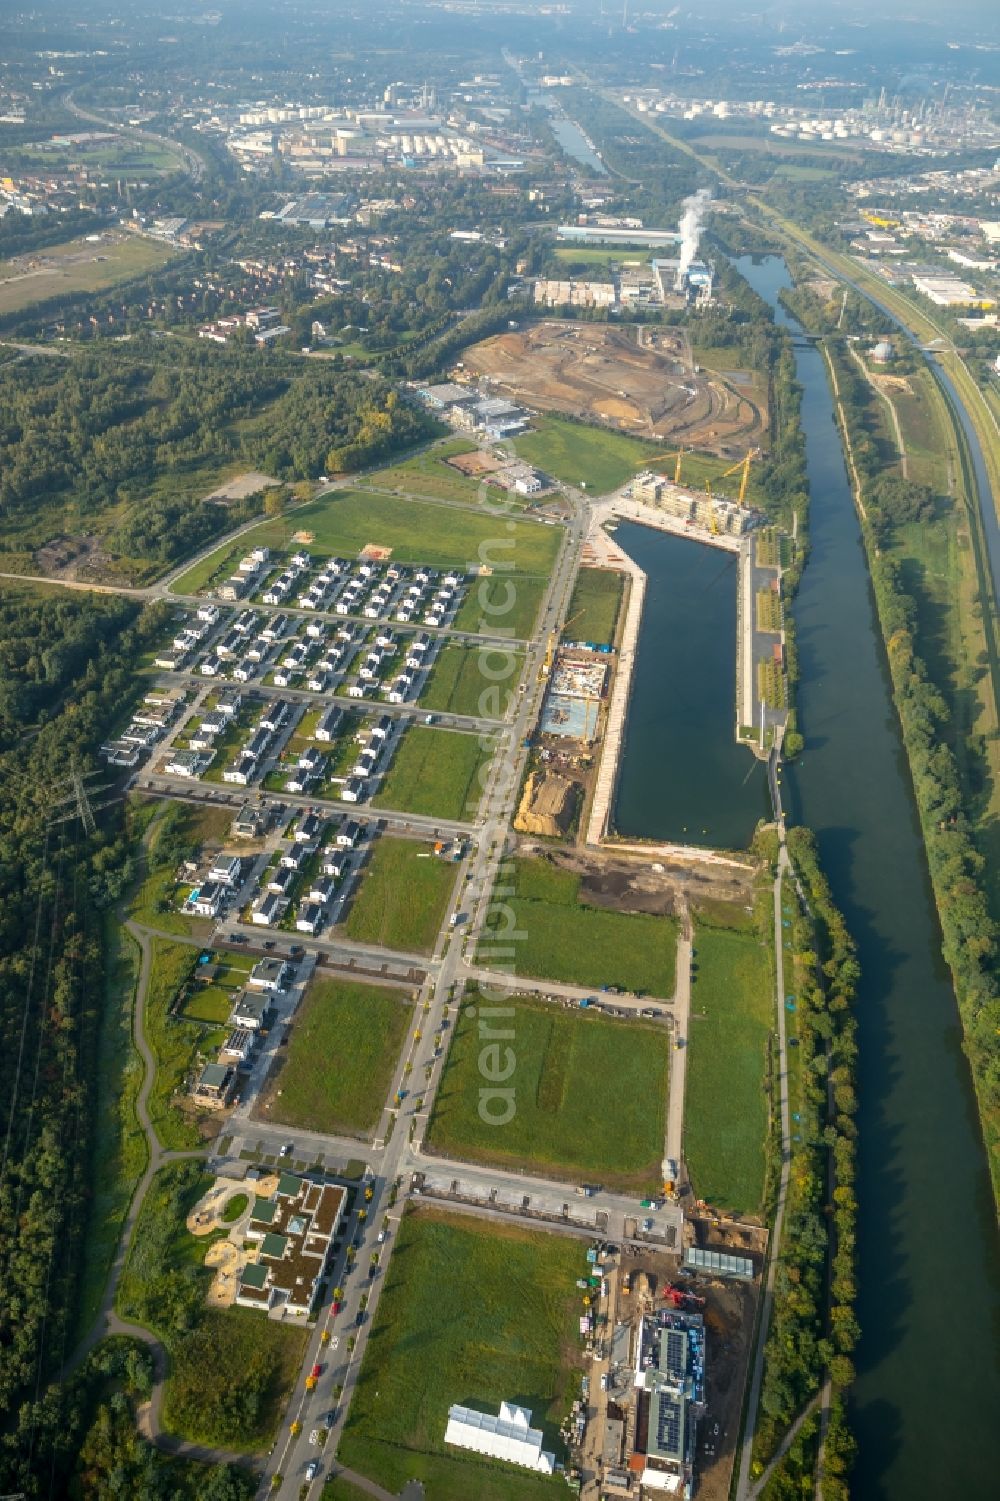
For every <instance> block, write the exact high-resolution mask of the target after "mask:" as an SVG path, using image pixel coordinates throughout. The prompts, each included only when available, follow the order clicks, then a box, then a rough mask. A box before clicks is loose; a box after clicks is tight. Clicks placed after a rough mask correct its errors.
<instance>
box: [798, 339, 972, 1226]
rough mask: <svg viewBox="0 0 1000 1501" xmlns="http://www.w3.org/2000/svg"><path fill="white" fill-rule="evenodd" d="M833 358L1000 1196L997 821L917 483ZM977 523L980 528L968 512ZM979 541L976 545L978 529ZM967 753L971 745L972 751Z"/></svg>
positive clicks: (833, 354)
mask: <svg viewBox="0 0 1000 1501" xmlns="http://www.w3.org/2000/svg"><path fill="white" fill-rule="evenodd" d="M827 355H828V359H829V361H830V368H831V370H832V371H833V372H834V375H835V379H836V386H837V391H838V393H839V394H838V396H837V413H838V418H839V421H840V422H841V424H842V426H843V428H844V431H845V434H846V438H847V442H848V445H849V453H850V455H851V457H852V459H853V464H854V470H855V474H856V482H857V485H858V486H859V488H860V495H859V500H860V503H861V505H860V508H861V511H862V518H861V530H862V536H863V538H864V543H865V548H866V551H867V555H868V563H869V571H870V574H871V579H872V586H873V590H874V593H875V600H876V604H877V607H878V615H879V622H880V625H881V628H882V635H883V638H884V641H885V645H886V652H887V656H888V662H889V671H890V675H891V678H892V688H893V700H894V702H895V705H896V709H897V712H898V714H899V721H900V727H901V730H902V735H903V743H904V746H905V748H906V753H907V757H908V760H909V764H910V773H911V777H912V780H913V789H914V795H915V798H916V803H917V809H918V812H919V815H920V823H921V828H922V831H923V838H924V845H925V848H926V851H927V860H928V866H929V869H930V876H931V883H932V886H933V890H934V897H935V904H936V906H937V912H938V918H939V921H940V923H941V933H942V950H943V953H944V957H945V960H946V962H947V963H948V966H949V968H950V970H951V972H952V977H953V981H954V986H955V994H956V997H957V1000H958V1007H959V1012H960V1014H961V1018H962V1027H963V1037H964V1047H965V1051H966V1055H967V1056H968V1059H969V1063H970V1067H971V1071H972V1077H973V1081H974V1084H975V1088H976V1096H977V1100H978V1103H979V1110H980V1116H981V1119H982V1124H983V1134H984V1138H985V1143H986V1149H987V1158H988V1161H989V1166H990V1172H991V1175H992V1179H993V1187H994V1195H995V1196H996V1197H997V1198H998V1200H1000V986H998V982H997V977H996V956H997V952H998V943H1000V933H998V928H997V923H996V918H995V915H994V911H993V910H992V907H991V896H990V889H989V885H988V869H989V866H988V862H987V859H986V857H985V854H984V850H990V851H992V841H993V837H994V829H993V828H992V827H991V826H990V825H991V824H994V823H995V819H991V820H989V821H988V822H987V823H986V826H985V827H984V824H983V819H982V809H981V807H977V800H976V796H975V789H974V787H972V786H970V781H969V778H968V776H965V777H963V774H962V762H961V760H960V758H959V756H958V755H957V754H956V748H955V746H954V745H953V744H952V743H951V739H950V735H951V731H950V725H951V719H952V713H951V708H950V705H949V701H948V685H947V683H945V684H944V685H942V682H941V681H937V680H935V677H934V676H933V675H932V673H931V670H930V669H929V667H928V662H927V658H926V655H925V641H926V636H927V631H926V615H925V617H924V623H923V625H922V621H921V609H920V604H919V602H918V599H917V597H915V590H914V586H913V582H912V574H911V575H910V576H909V577H908V575H907V571H906V569H905V568H904V566H903V561H902V559H901V558H900V557H899V556H898V554H897V553H896V551H895V550H894V546H893V544H894V542H896V541H897V539H898V537H899V534H900V531H901V530H902V528H903V527H904V526H906V525H908V524H910V523H912V522H913V521H914V514H913V513H914V507H915V506H919V504H920V503H921V497H920V494H919V491H918V492H917V493H916V494H914V491H915V487H914V486H912V485H902V486H901V485H900V484H899V483H898V482H897V483H895V484H892V485H890V486H887V485H886V482H885V477H884V475H883V474H882V472H881V470H880V468H879V466H878V463H877V457H876V454H875V452H874V450H873V449H872V446H871V444H870V443H868V442H866V435H865V429H864V421H863V418H864V407H863V404H862V403H859V402H858V400H857V397H856V394H855V387H854V385H853V382H854V381H855V379H856V377H855V374H854V372H853V371H852V370H851V368H850V367H849V366H848V365H847V364H846V359H845V357H844V355H843V354H842V353H841V352H839V350H838V349H837V348H836V347H835V346H832V347H830V348H828V350H827ZM856 440H857V441H856ZM966 483H967V484H968V483H969V481H968V478H967V479H966ZM970 505H971V502H970ZM969 520H970V526H971V527H974V526H975V523H976V518H975V517H974V516H973V515H972V514H971V510H970V512H969ZM972 542H973V546H975V545H976V542H977V539H976V537H975V536H973V538H972ZM980 600H981V610H980V619H981V621H982V624H983V628H984V630H985V631H986V634H987V641H988V642H989V643H992V650H988V651H987V654H986V655H987V660H986V662H985V664H977V665H978V666H980V667H981V668H982V667H985V670H986V671H987V672H990V671H992V669H993V666H994V663H995V652H996V648H995V643H994V638H993V632H992V617H993V608H994V606H993V601H992V598H991V595H990V593H989V585H988V580H987V579H986V578H985V577H984V578H983V592H982V594H981V596H980ZM982 606H984V607H982ZM969 751H970V747H969V745H968V744H966V745H965V746H964V752H965V754H966V755H968V753H969Z"/></svg>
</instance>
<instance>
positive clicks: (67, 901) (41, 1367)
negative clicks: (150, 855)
mask: <svg viewBox="0 0 1000 1501" xmlns="http://www.w3.org/2000/svg"><path fill="white" fill-rule="evenodd" d="M161 611H162V607H154V608H153V609H151V610H149V611H147V612H145V613H144V614H142V615H140V614H139V612H138V606H137V605H136V604H135V603H134V602H132V601H122V600H111V599H104V598H102V599H100V600H93V599H90V598H89V597H83V596H81V597H80V598H79V599H76V600H65V599H62V598H59V599H54V598H49V597H47V596H43V597H39V596H37V595H34V594H28V593H21V592H11V591H5V592H4V593H3V595H2V596H0V650H2V656H3V669H4V677H5V679H8V680H9V681H8V682H7V684H6V687H5V693H4V699H3V710H2V725H0V779H2V782H3V786H4V789H5V796H4V799H3V802H2V804H0V851H2V858H0V914H2V920H0V1099H2V1100H3V1101H4V1110H3V1116H2V1119H0V1133H2V1155H0V1269H2V1277H3V1288H4V1296H3V1298H2V1299H0V1489H2V1490H4V1491H12V1492H17V1491H23V1492H24V1493H25V1494H26V1495H27V1496H29V1497H31V1496H36V1495H39V1494H43V1495H48V1494H50V1493H51V1486H50V1480H51V1478H52V1476H53V1475H55V1476H58V1475H59V1474H60V1473H61V1472H62V1470H63V1469H64V1468H65V1467H66V1466H67V1465H68V1464H69V1463H70V1462H71V1459H72V1451H71V1445H72V1442H73V1440H74V1437H75V1436H74V1435H73V1434H72V1433H70V1432H69V1431H68V1428H67V1423H68V1418H67V1412H66V1408H65V1401H66V1398H65V1395H64V1394H60V1391H59V1389H58V1388H57V1387H55V1386H52V1385H50V1383H51V1382H52V1380H53V1378H54V1377H55V1375H56V1374H57V1372H58V1370H59V1367H60V1365H61V1363H62V1361H63V1359H64V1357H65V1356H66V1355H68V1354H69V1348H68V1341H69V1330H70V1325H71V1321H72V1317H73V1312H74V1299H75V1290H76V1275H77V1268H78V1263H79V1257H78V1250H79V1242H80V1236H81V1235H82V1233H83V1227H84V1220H85V1212H86V1204H87V1191H88V1190H87V1183H88V1177H87V1152H88V1148H89V1142H90V1131H91V1112H92V1090H93V1088H94V1057H93V1050H94V1039H95V1029H96V1024H97V1006H98V1001H99V998H100V996H101V994H102V984H101V965H102V959H101V944H100V932H99V925H98V918H99V913H100V909H101V908H102V907H103V906H106V905H107V904H108V903H109V902H110V901H112V900H114V899H115V897H116V896H117V895H118V894H119V893H120V891H121V889H122V883H123V882H124V881H125V880H127V879H128V860H127V857H126V850H125V845H124V842H123V840H122V839H121V837H120V836H119V834H118V833H117V832H116V830H117V818H116V814H115V810H114V809H113V808H112V809H110V810H109V811H108V812H107V813H104V814H102V815H99V816H100V819H101V827H100V828H99V830H98V832H97V833H96V834H95V835H94V836H92V837H88V836H87V835H86V833H85V831H84V830H82V829H81V827H80V825H79V822H78V821H76V822H67V823H56V822H54V821H53V814H54V813H55V811H56V803H57V800H58V799H59V798H60V797H61V796H62V795H63V794H68V793H69V788H68V786H67V784H66V778H67V776H68V774H69V771H70V767H71V765H72V762H73V761H74V760H75V762H76V764H77V765H78V766H79V768H80V769H81V770H82V771H86V770H87V769H88V768H89V767H90V765H91V764H92V762H93V756H94V752H95V751H96V748H97V747H98V745H99V744H100V741H101V740H102V739H103V738H104V736H105V735H106V734H107V733H108V731H109V730H110V729H111V728H112V725H113V723H114V721H115V720H116V719H117V718H118V717H119V715H121V714H122V713H123V712H124V710H125V708H126V707H127V704H128V702H129V701H130V699H131V696H132V695H133V694H134V692H135V679H134V676H133V672H132V663H133V662H134V660H135V658H136V656H137V654H138V653H139V652H141V651H142V650H143V649H144V648H145V647H146V646H147V645H149V644H150V642H151V641H152V639H153V636H154V632H156V631H158V630H160V629H161V628H162V620H161V619H160V618H159V617H160V614H161ZM25 643H27V644H25ZM57 1493H58V1488H57Z"/></svg>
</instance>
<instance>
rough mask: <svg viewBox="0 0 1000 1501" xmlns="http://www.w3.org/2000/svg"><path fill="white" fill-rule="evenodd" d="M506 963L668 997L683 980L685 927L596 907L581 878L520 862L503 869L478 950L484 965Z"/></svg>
mask: <svg viewBox="0 0 1000 1501" xmlns="http://www.w3.org/2000/svg"><path fill="white" fill-rule="evenodd" d="M511 927H513V928H515V929H516V932H517V935H518V936H516V937H512V936H511V935H510V931H509V930H510V928H511ZM489 930H492V931H489ZM501 960H502V961H503V962H504V964H505V966H508V965H509V964H510V963H511V962H513V965H514V969H515V972H516V973H517V974H521V975H530V976H532V977H533V978H537V979H542V980H565V981H568V982H570V983H572V984H577V985H592V986H594V988H595V989H596V988H598V987H599V986H601V985H616V986H618V988H619V989H621V990H632V991H640V990H641V991H645V992H647V994H649V995H652V996H659V997H660V998H661V999H664V1000H666V999H669V997H670V996H672V995H673V993H674V986H675V982H676V960H677V923H676V920H675V919H674V918H672V917H652V916H649V915H647V914H645V913H639V912H613V911H611V910H610V909H609V908H606V907H592V906H589V905H588V904H586V903H584V902H582V901H581V900H580V877H579V876H574V875H572V874H571V873H570V872H568V871H562V870H557V869H556V868H555V867H553V866H552V865H550V864H549V862H548V861H546V860H543V859H515V860H513V862H511V864H510V865H505V866H503V867H501V871H500V876H499V879H498V881H497V887H496V888H495V890H494V898H493V902H492V904H491V908H490V917H489V921H488V931H487V932H486V933H484V936H483V937H482V938H481V939H480V942H479V948H478V962H479V963H480V964H484V965H491V964H497V963H499V962H500V961H501Z"/></svg>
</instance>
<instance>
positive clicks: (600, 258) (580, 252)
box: [555, 245, 653, 266]
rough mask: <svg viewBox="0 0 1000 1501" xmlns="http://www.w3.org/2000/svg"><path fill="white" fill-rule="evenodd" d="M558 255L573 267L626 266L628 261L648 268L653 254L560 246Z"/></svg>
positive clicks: (582, 246)
mask: <svg viewBox="0 0 1000 1501" xmlns="http://www.w3.org/2000/svg"><path fill="white" fill-rule="evenodd" d="M555 253H556V255H557V256H558V258H559V260H561V261H568V262H569V264H570V265H571V266H573V265H580V266H586V265H590V264H591V263H593V264H595V265H596V264H597V263H600V264H602V265H610V264H614V263H618V264H624V263H625V262H626V261H630V262H631V261H634V262H638V263H639V264H640V265H643V266H648V265H649V262H650V258H651V257H652V254H653V252H652V251H651V250H622V249H620V248H619V249H617V250H615V249H612V250H605V249H602V248H601V247H600V246H599V245H593V246H590V245H578V246H577V245H559V246H557V247H556V252H555Z"/></svg>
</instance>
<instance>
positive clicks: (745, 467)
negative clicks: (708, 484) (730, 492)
mask: <svg viewBox="0 0 1000 1501" xmlns="http://www.w3.org/2000/svg"><path fill="white" fill-rule="evenodd" d="M759 453H760V449H759V448H748V449H747V451H746V453H745V454H744V455H743V457H742V459H740V461H739V463H738V464H734V465H733V467H732V468H731V469H727V470H726V472H725V474H723V476H722V478H723V479H728V478H729V476H730V475H731V474H736V473H737V471H738V470H742V471H743V472H742V474H741V475H740V493H739V502H740V505H743V503H744V502H745V500H746V498H747V484H748V482H749V479H750V465H751V464H752V463H753V461H754V459H755V458H756V457H757V455H758V454H759Z"/></svg>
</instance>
